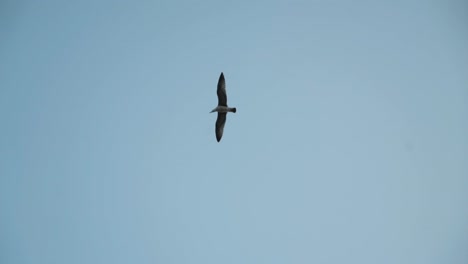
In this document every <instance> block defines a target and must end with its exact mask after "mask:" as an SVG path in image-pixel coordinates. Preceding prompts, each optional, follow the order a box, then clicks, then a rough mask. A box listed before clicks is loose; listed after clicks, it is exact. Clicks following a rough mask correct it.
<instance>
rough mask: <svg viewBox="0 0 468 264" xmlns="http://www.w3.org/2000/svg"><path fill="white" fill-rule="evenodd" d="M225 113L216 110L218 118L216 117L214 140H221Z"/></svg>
mask: <svg viewBox="0 0 468 264" xmlns="http://www.w3.org/2000/svg"><path fill="white" fill-rule="evenodd" d="M226 115H227V113H219V112H218V118H217V119H216V129H215V130H216V140H218V142H219V141H220V140H221V138H222V137H223V131H224V124H226Z"/></svg>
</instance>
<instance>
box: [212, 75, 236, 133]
mask: <svg viewBox="0 0 468 264" xmlns="http://www.w3.org/2000/svg"><path fill="white" fill-rule="evenodd" d="M217 94H218V106H217V107H216V108H215V109H213V110H212V111H211V112H210V113H213V112H218V118H217V119H216V126H215V132H216V140H217V141H218V142H219V141H220V140H221V137H223V131H224V125H225V124H226V115H227V113H228V112H231V113H235V112H236V108H235V107H228V105H227V95H226V81H225V80H224V74H223V73H221V75H220V76H219V80H218V88H217Z"/></svg>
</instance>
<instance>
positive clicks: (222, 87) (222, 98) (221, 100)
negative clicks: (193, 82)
mask: <svg viewBox="0 0 468 264" xmlns="http://www.w3.org/2000/svg"><path fill="white" fill-rule="evenodd" d="M217 93H218V105H222V106H227V95H226V81H225V80H224V74H223V73H221V75H220V76H219V80H218V90H217Z"/></svg>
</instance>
